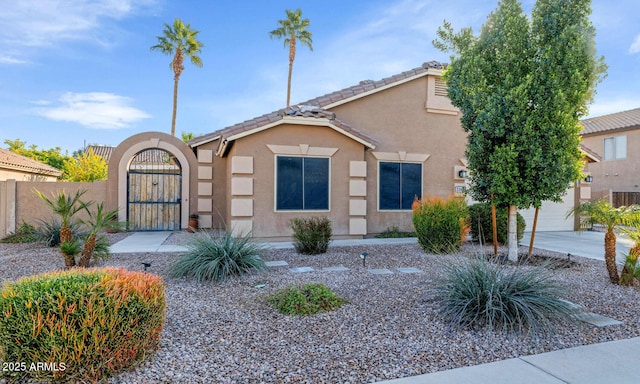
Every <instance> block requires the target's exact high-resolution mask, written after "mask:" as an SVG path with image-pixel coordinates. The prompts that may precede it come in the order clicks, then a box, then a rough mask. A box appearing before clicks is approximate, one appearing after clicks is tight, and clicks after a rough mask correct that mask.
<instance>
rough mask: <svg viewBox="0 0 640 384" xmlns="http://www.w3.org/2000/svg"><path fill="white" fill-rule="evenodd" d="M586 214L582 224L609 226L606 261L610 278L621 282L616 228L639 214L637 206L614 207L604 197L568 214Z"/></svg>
mask: <svg viewBox="0 0 640 384" xmlns="http://www.w3.org/2000/svg"><path fill="white" fill-rule="evenodd" d="M572 214H577V215H580V216H584V219H583V220H582V224H583V225H584V224H586V225H592V224H601V225H604V226H605V227H606V228H607V232H606V233H605V235H604V261H605V264H606V267H607V272H608V273H609V279H610V280H611V282H612V283H613V284H619V283H620V275H618V266H617V264H616V234H615V232H614V230H615V228H616V227H617V226H619V225H624V224H626V223H628V222H629V220H631V219H632V218H633V217H635V216H637V215H638V207H637V206H629V207H619V208H614V207H613V206H612V205H611V203H609V202H608V201H606V200H604V199H599V200H594V201H588V202H586V203H582V204H580V205H578V206H576V207H575V208H573V209H572V210H571V211H569V213H568V214H567V217H569V216H570V215H572Z"/></svg>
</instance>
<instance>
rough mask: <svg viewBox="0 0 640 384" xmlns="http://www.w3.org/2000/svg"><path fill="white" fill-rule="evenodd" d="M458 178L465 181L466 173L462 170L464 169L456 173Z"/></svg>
mask: <svg viewBox="0 0 640 384" xmlns="http://www.w3.org/2000/svg"><path fill="white" fill-rule="evenodd" d="M458 176H459V177H460V178H461V179H466V178H467V171H466V170H464V169H461V170H460V171H458Z"/></svg>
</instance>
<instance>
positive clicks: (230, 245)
mask: <svg viewBox="0 0 640 384" xmlns="http://www.w3.org/2000/svg"><path fill="white" fill-rule="evenodd" d="M187 247H188V248H189V251H188V252H187V253H185V254H184V255H182V256H180V258H179V259H177V260H176V261H175V263H174V264H173V265H172V266H171V267H170V268H169V275H170V276H171V277H183V276H184V277H191V278H195V279H196V280H198V281H199V282H203V281H207V280H214V281H223V280H225V279H226V278H227V277H229V276H232V275H241V274H243V273H247V272H250V271H253V270H255V271H261V270H264V269H266V264H265V263H264V260H262V259H261V258H260V253H261V252H262V250H263V249H264V247H263V246H262V245H261V244H259V243H256V242H254V241H253V240H252V239H251V237H250V236H249V235H246V236H244V237H234V236H233V235H232V234H230V233H224V234H222V235H220V236H215V235H213V236H212V235H210V234H208V233H206V232H198V233H197V234H196V236H195V237H194V239H193V242H191V243H189V244H187Z"/></svg>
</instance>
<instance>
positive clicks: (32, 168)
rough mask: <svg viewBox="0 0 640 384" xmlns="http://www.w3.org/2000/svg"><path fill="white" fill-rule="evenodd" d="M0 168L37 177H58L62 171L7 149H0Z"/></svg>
mask: <svg viewBox="0 0 640 384" xmlns="http://www.w3.org/2000/svg"><path fill="white" fill-rule="evenodd" d="M0 168H5V169H13V170H18V171H22V172H29V173H34V174H38V175H48V176H55V177H60V176H62V171H61V170H59V169H58V168H54V167H52V166H50V165H48V164H44V163H41V162H39V161H37V160H33V159H30V158H28V157H25V156H22V155H18V154H17V153H14V152H11V151H10V150H8V149H4V148H0Z"/></svg>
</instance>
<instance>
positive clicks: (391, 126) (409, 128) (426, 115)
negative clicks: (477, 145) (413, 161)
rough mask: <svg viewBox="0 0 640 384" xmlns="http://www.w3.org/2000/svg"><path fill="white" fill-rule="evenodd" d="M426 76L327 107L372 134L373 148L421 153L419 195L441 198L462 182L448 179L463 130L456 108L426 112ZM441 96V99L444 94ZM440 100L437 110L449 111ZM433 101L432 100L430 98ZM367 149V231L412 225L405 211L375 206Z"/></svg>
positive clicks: (374, 164) (374, 171) (374, 177)
mask: <svg viewBox="0 0 640 384" xmlns="http://www.w3.org/2000/svg"><path fill="white" fill-rule="evenodd" d="M427 81H428V77H427V76H424V77H420V78H418V79H415V80H412V81H410V82H407V83H404V84H401V85H398V86H396V87H392V88H389V89H387V90H384V91H381V92H378V93H375V94H372V95H370V96H367V97H364V98H361V99H358V100H355V101H352V102H350V103H347V104H343V105H339V106H336V107H333V108H332V109H331V111H332V112H335V113H336V115H337V117H338V118H339V119H341V120H342V121H345V122H347V123H348V124H350V125H352V126H353V127H355V128H357V129H359V130H361V131H364V132H366V133H367V134H369V135H371V136H372V137H374V138H375V139H376V140H377V141H378V144H377V146H376V148H375V149H374V150H373V152H387V153H393V152H396V153H398V152H406V153H410V154H427V155H429V158H428V159H427V160H426V161H425V162H424V164H423V196H441V197H447V196H450V195H452V194H453V193H454V185H455V184H456V183H461V182H464V181H463V180H459V179H454V167H456V166H458V167H461V166H463V163H462V162H461V159H463V158H464V151H465V145H466V133H465V132H464V131H463V130H462V128H461V126H460V117H459V116H460V115H459V113H457V114H455V115H452V114H442V113H432V112H428V111H427V109H426V106H427V105H428V103H427V95H428V94H431V97H436V96H434V95H433V93H432V92H429V90H428V88H427ZM444 99H446V98H444ZM445 101H448V100H440V102H439V103H435V104H437V105H438V106H439V107H440V108H442V109H443V112H448V113H451V112H452V111H453V112H455V109H453V107H451V105H450V103H447V102H445ZM430 104H432V105H433V104H434V103H430ZM371 152H372V151H367V155H366V160H367V164H368V167H367V174H368V177H367V195H368V199H367V201H368V203H367V225H368V232H369V234H375V233H380V232H382V231H384V230H386V229H388V228H390V227H393V226H397V227H399V228H400V229H402V230H412V228H413V224H412V222H411V217H412V214H411V212H410V211H402V212H384V211H379V210H378V200H377V190H378V160H377V159H376V158H375V157H374V155H373V154H372V153H371Z"/></svg>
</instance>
